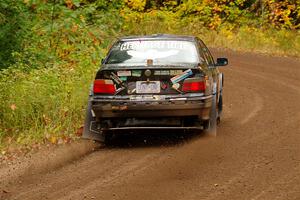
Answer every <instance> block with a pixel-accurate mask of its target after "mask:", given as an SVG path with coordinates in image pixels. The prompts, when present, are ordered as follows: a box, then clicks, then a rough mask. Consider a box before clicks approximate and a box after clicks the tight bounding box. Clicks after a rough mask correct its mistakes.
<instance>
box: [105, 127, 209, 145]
mask: <svg viewBox="0 0 300 200" xmlns="http://www.w3.org/2000/svg"><path fill="white" fill-rule="evenodd" d="M203 135H204V134H203V133H202V132H201V131H198V132H191V131H189V132H184V131H182V130H176V131H172V133H166V132H164V131H160V130H152V131H136V132H122V133H117V134H114V136H113V137H112V139H111V140H110V141H109V142H108V143H107V144H106V145H105V147H104V148H140V147H161V146H166V147H167V146H176V145H183V144H184V143H187V142H189V141H191V140H193V139H196V138H198V137H203Z"/></svg>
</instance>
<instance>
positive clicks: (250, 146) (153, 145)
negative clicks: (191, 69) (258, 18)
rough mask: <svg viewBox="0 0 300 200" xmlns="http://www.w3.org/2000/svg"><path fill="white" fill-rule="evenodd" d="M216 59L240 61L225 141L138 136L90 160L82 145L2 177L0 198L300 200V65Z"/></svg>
mask: <svg viewBox="0 0 300 200" xmlns="http://www.w3.org/2000/svg"><path fill="white" fill-rule="evenodd" d="M214 54H215V57H216V56H222V55H225V56H227V57H228V58H229V60H230V66H229V67H224V68H222V69H221V70H222V71H223V72H224V74H225V89H224V115H223V118H222V122H221V124H220V125H219V127H218V136H217V138H215V139H213V138H207V137H204V136H203V135H201V134H198V135H184V134H170V133H168V134H167V135H131V136H126V137H125V136H124V137H123V136H122V137H117V138H116V139H115V140H114V143H113V144H112V145H111V146H108V147H99V148H98V149H97V150H94V151H90V150H86V151H80V148H82V145H83V143H84V142H82V143H78V144H76V145H78V147H76V146H75V147H74V145H73V147H72V148H71V149H69V150H68V151H63V153H59V152H60V150H56V153H57V154H56V153H55V154H54V155H52V156H50V157H49V155H48V153H49V152H48V153H47V152H45V155H44V157H43V155H42V156H41V155H40V158H41V159H37V158H32V159H33V160H34V159H35V160H34V161H33V162H31V164H29V165H27V168H26V170H23V172H24V173H20V172H19V171H20V169H12V166H10V170H7V168H5V167H3V168H2V169H0V177H1V173H2V178H1V179H2V180H0V181H1V182H0V186H1V187H0V189H1V190H0V198H1V199H20V200H25V199H105V200H109V199H122V200H124V199H130V200H146V199H151V200H159V199H172V200H177V199H178V200H179V199H182V200H192V199H195V200H196V199H197V200H198V199H201V200H217V199H226V200H228V199H249V200H257V199H268V200H269V199H278V200H289V199H295V200H296V199H298V200H299V199H300V61H296V60H295V59H293V58H279V57H271V56H264V55H255V54H249V53H235V52H230V51H224V52H222V51H218V50H215V51H214ZM165 133H166V132H165ZM84 145H86V144H84ZM85 148H89V144H88V147H85ZM78 149H79V150H78ZM83 149H84V148H83ZM78 151H79V154H78V155H79V156H74V154H77V152H78ZM82 152H86V153H82ZM51 153H53V152H51ZM51 153H49V154H51ZM57 157H59V159H58V163H56V162H54V160H57ZM45 158H46V159H45ZM64 158H65V159H64ZM51 160H53V162H51ZM48 161H49V162H50V163H52V164H50V165H48V164H47V162H48ZM39 162H44V164H38V163H39ZM35 164H37V166H36V165H35ZM31 165H32V166H36V167H32V166H31ZM51 166H52V167H51ZM20 168H22V167H20ZM41 169H44V170H41ZM1 170H2V172H1ZM5 170H6V175H3V173H4V172H3V171H5ZM14 170H15V171H14ZM21 171H22V170H21ZM7 174H9V176H7ZM13 175H15V176H13ZM11 177H14V179H12V178H11Z"/></svg>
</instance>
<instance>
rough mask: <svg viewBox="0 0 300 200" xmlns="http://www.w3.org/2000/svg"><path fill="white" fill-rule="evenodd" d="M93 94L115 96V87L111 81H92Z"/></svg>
mask: <svg viewBox="0 0 300 200" xmlns="http://www.w3.org/2000/svg"><path fill="white" fill-rule="evenodd" d="M93 91H94V94H115V92H116V87H115V85H114V83H113V81H112V80H108V79H96V80H95V81H94V88H93Z"/></svg>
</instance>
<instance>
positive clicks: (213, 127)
mask: <svg viewBox="0 0 300 200" xmlns="http://www.w3.org/2000/svg"><path fill="white" fill-rule="evenodd" d="M217 118H218V110H217V103H216V95H214V96H213V98H212V106H211V109H210V116H209V120H208V121H206V122H205V123H206V124H205V125H204V134H206V135H208V136H213V137H216V136H217Z"/></svg>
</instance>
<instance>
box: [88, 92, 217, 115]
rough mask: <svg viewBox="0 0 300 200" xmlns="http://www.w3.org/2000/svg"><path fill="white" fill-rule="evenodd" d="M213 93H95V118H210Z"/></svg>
mask: <svg viewBox="0 0 300 200" xmlns="http://www.w3.org/2000/svg"><path fill="white" fill-rule="evenodd" d="M211 99H212V96H204V95H203V94H185V95H147V96H133V95H131V96H119V97H118V96H94V97H92V98H91V99H90V101H91V102H92V111H93V114H94V116H95V117H96V118H98V119H99V118H128V117H139V118H147V117H184V116H198V118H200V119H202V120H208V119H209V111H210V107H211V102H212V101H211Z"/></svg>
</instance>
